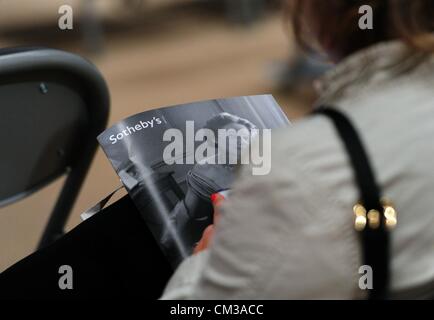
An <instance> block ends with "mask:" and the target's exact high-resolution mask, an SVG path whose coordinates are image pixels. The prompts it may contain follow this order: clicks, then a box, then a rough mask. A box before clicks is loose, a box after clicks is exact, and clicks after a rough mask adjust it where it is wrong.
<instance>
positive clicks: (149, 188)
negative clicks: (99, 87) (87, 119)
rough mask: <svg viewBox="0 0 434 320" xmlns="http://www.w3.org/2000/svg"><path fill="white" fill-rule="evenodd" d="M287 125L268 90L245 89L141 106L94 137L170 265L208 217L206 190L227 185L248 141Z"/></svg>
mask: <svg viewBox="0 0 434 320" xmlns="http://www.w3.org/2000/svg"><path fill="white" fill-rule="evenodd" d="M288 125H289V120H288V119H287V117H286V116H285V114H284V113H283V112H282V110H281V108H280V107H279V105H278V104H277V103H276V101H275V100H274V98H273V97H272V96H271V95H257V96H245V97H235V98H226V99H215V100H207V101H201V102H194V103H188V104H182V105H176V106H171V107H165V108H159V109H155V110H151V111H146V112H143V113H140V114H137V115H133V116H131V117H129V118H127V119H125V120H123V121H121V122H119V123H117V124H115V125H114V126H112V127H111V128H109V129H107V130H106V131H104V132H103V133H102V134H101V135H100V136H99V137H98V141H99V143H100V145H101V146H102V148H103V150H104V152H105V154H106V155H107V157H108V159H109V160H110V161H111V163H112V165H113V167H114V169H115V170H116V172H117V174H118V175H119V177H120V179H121V181H122V183H123V185H124V187H125V188H126V190H127V191H128V193H129V195H130V196H131V198H132V200H133V202H134V203H135V205H136V207H137V208H138V210H139V211H140V213H141V215H142V218H143V219H144V220H145V222H146V223H147V225H148V227H149V229H150V230H151V232H152V234H153V236H154V237H155V239H156V240H157V242H158V244H159V245H160V248H161V250H162V251H163V253H164V254H165V256H166V257H167V259H168V260H169V262H170V264H171V265H172V266H173V267H176V266H178V265H179V264H180V263H181V262H182V261H183V260H184V258H186V257H188V256H189V255H190V254H191V253H192V251H193V249H194V247H195V245H196V244H197V242H198V241H199V240H200V237H201V235H202V233H203V231H204V229H205V228H206V227H207V226H208V225H210V224H212V222H213V220H212V219H213V218H212V217H213V206H212V202H211V196H212V195H213V194H214V193H218V192H221V191H226V190H229V189H230V188H231V184H232V182H233V180H234V177H235V175H236V171H237V168H238V167H239V165H241V164H244V162H241V155H242V154H243V153H245V152H247V153H248V149H250V148H249V147H250V144H251V141H253V140H254V139H259V138H260V137H262V136H263V135H264V133H263V132H264V129H265V130H268V131H269V130H271V129H277V128H281V127H286V126H288ZM233 142H234V143H233ZM200 150H201V151H202V152H198V151H200ZM198 154H200V155H201V156H198ZM246 164H247V163H246ZM255 165H259V164H258V163H255Z"/></svg>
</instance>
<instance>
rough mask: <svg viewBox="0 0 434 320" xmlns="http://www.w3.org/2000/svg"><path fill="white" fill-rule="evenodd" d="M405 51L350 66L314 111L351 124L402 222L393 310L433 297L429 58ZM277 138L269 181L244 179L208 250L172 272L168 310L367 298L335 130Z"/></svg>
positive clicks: (306, 127)
mask: <svg viewBox="0 0 434 320" xmlns="http://www.w3.org/2000/svg"><path fill="white" fill-rule="evenodd" d="M405 51H406V50H405V46H404V45H403V44H401V43H399V42H390V43H383V44H379V45H376V46H373V47H371V48H368V49H366V50H364V51H360V52H358V53H356V54H354V55H352V56H350V57H348V58H347V59H345V60H344V61H343V62H342V63H340V64H339V65H338V66H337V67H336V68H335V69H334V70H332V71H331V72H329V73H328V74H327V75H326V76H325V77H324V78H323V79H322V81H321V86H320V94H321V95H320V96H321V98H320V101H319V102H318V104H321V105H322V104H326V105H331V106H334V107H336V108H338V109H340V110H342V111H344V112H345V113H346V114H347V115H348V116H349V117H350V118H351V119H352V121H353V123H354V124H355V126H356V127H357V129H358V131H359V133H360V135H361V137H362V140H363V141H364V144H365V147H366V149H367V151H368V153H369V155H370V158H371V161H372V165H373V167H374V170H375V172H376V175H377V180H378V181H379V183H380V185H381V188H382V192H383V194H384V195H385V196H386V197H387V198H390V199H391V200H392V201H393V202H394V205H395V207H396V209H397V211H398V226H397V228H396V229H395V230H394V231H393V233H392V280H391V284H392V291H393V294H394V297H399V298H400V297H410V298H411V297H423V296H425V294H426V293H430V294H432V295H433V296H434V57H433V56H418V57H413V58H408V57H407V55H405V54H404V53H405ZM415 65H417V66H416V67H415ZM272 138H273V139H272V142H273V143H272V167H271V173H270V174H269V175H267V176H250V173H249V172H247V170H246V171H245V172H244V173H243V175H242V176H241V178H240V179H239V180H238V181H237V183H236V185H235V186H234V189H233V192H232V194H231V198H230V199H229V200H228V201H227V203H226V205H225V207H224V212H223V217H222V219H221V221H220V223H219V225H218V226H217V231H216V236H215V239H214V243H213V245H212V246H211V248H210V249H209V250H207V251H206V252H204V253H201V254H199V255H196V256H192V257H190V258H189V259H187V260H186V261H185V262H184V263H183V264H182V265H181V266H180V267H179V268H178V270H177V271H176V273H175V274H174V276H173V277H172V279H171V280H170V282H169V284H168V286H167V288H166V290H165V293H164V295H163V299H293V298H295V299H329V298H330V299H335V298H337V299H340V298H343V299H353V298H363V297H364V296H365V294H366V291H362V290H360V289H359V287H358V283H359V278H360V276H361V275H360V274H359V273H358V271H359V267H360V266H361V264H362V261H361V250H360V243H359V239H358V236H357V233H356V231H355V230H354V227H353V223H354V216H353V212H352V207H353V205H354V204H355V203H356V202H357V200H358V190H357V188H356V186H355V184H354V180H353V171H352V168H351V167H350V165H349V160H348V156H347V154H346V151H345V150H344V148H343V145H342V142H341V140H340V139H339V138H338V136H337V133H336V130H335V128H334V126H333V125H332V123H331V122H330V120H329V119H327V118H325V117H319V116H317V117H308V118H306V119H304V120H301V121H299V122H296V123H295V124H294V125H293V126H292V127H290V128H288V129H286V130H283V131H281V132H274V133H273V137H272ZM374 277H375V274H374Z"/></svg>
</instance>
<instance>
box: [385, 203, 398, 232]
mask: <svg viewBox="0 0 434 320" xmlns="http://www.w3.org/2000/svg"><path fill="white" fill-rule="evenodd" d="M381 205H382V206H383V210H384V211H383V212H384V213H383V214H384V217H385V218H386V228H387V230H393V229H395V227H396V225H397V224H398V214H397V212H396V210H395V208H394V206H393V205H392V203H391V202H390V201H389V200H388V199H385V198H383V199H381Z"/></svg>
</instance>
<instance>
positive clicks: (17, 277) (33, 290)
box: [0, 196, 172, 299]
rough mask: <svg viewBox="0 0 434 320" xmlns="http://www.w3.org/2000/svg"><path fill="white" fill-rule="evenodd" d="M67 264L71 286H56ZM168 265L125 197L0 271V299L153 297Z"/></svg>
mask: <svg viewBox="0 0 434 320" xmlns="http://www.w3.org/2000/svg"><path fill="white" fill-rule="evenodd" d="M62 265H70V266H71V267H72V270H73V289H72V290H61V289H59V286H58V281H59V278H60V277H61V276H62V274H59V267H60V266H62ZM171 275H172V269H171V267H170V266H169V264H168V263H167V260H166V259H165V257H164V256H163V255H162V253H161V251H160V249H159V247H158V245H157V243H156V242H155V240H154V238H153V237H152V235H151V233H150V231H149V230H148V229H147V227H146V224H145V223H144V221H143V219H142V218H141V216H140V214H139V212H138V211H137V209H136V208H135V206H134V204H133V202H132V201H131V199H130V198H129V196H125V197H124V198H122V199H121V200H119V201H117V202H116V203H114V204H113V205H111V206H110V207H108V208H106V209H104V210H103V211H102V212H100V213H98V214H96V215H94V216H93V217H91V218H90V219H88V220H86V221H84V222H83V223H81V224H79V225H78V226H77V227H76V228H75V229H73V230H72V231H70V232H69V233H67V234H66V235H64V236H63V237H62V238H60V239H59V240H58V241H56V242H55V243H53V244H52V245H50V246H48V247H46V248H44V249H42V250H40V251H37V252H35V253H33V254H32V255H30V256H28V257H26V258H25V259H23V260H21V261H20V262H18V263H17V264H15V265H13V266H12V267H10V268H9V269H7V270H6V271H4V272H3V273H1V274H0V298H56V299H62V298H91V297H93V298H98V297H104V298H107V297H110V298H112V297H140V298H145V299H156V298H158V297H159V296H160V295H161V293H162V291H163V289H164V287H165V285H166V283H167V281H168V279H169V278H170V276H171Z"/></svg>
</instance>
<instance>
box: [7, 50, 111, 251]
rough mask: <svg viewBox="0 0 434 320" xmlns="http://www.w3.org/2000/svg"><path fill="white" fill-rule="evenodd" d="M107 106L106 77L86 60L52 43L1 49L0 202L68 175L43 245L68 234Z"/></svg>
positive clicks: (41, 243)
mask: <svg viewBox="0 0 434 320" xmlns="http://www.w3.org/2000/svg"><path fill="white" fill-rule="evenodd" d="M109 104H110V103H109V92H108V89H107V86H106V83H105V81H104V79H103V78H102V76H101V74H100V73H99V72H98V70H97V69H96V67H95V66H93V65H92V64H91V63H89V62H88V61H86V60H85V59H83V58H81V57H79V56H77V55H74V54H71V53H67V52H63V51H59V50H54V49H47V48H12V49H0V181H1V183H0V207H2V206H6V205H8V204H11V203H14V202H16V201H18V200H20V199H22V198H24V197H27V196H29V195H31V194H33V193H34V192H36V191H38V190H39V189H41V188H43V187H45V186H46V185H48V184H49V183H51V182H52V181H53V180H55V179H56V178H59V177H60V176H62V175H67V177H66V180H65V183H64V185H63V187H62V190H61V191H60V194H59V196H58V199H57V201H56V203H55V205H54V209H53V211H52V213H51V216H50V217H49V220H48V224H47V226H46V227H45V230H44V232H43V235H42V238H41V240H40V243H39V247H44V246H46V245H48V244H50V243H51V242H53V241H54V240H56V239H57V238H58V237H60V236H61V235H62V234H63V229H64V225H65V222H66V220H67V218H68V216H69V214H70V212H71V209H72V207H73V205H74V202H75V200H76V198H77V195H78V192H79V190H80V188H81V186H82V183H83V180H84V178H85V176H86V173H87V171H88V169H89V166H90V164H91V161H92V158H93V156H94V154H95V151H96V147H97V141H96V136H97V135H98V134H99V133H100V132H101V131H102V130H104V128H105V126H106V123H107V119H108V113H109Z"/></svg>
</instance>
